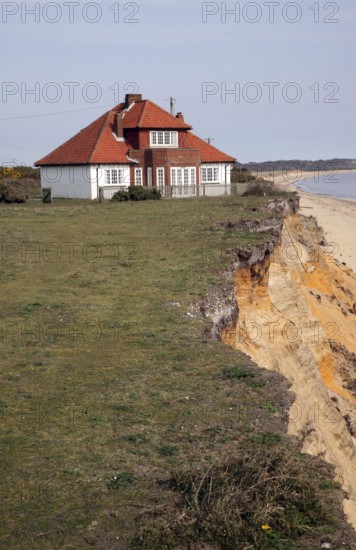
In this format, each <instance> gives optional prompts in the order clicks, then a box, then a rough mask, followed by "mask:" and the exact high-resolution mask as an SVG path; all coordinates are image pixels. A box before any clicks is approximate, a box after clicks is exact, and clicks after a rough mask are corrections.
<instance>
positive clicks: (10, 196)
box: [0, 182, 28, 204]
mask: <svg viewBox="0 0 356 550" xmlns="http://www.w3.org/2000/svg"><path fill="white" fill-rule="evenodd" d="M27 199H28V195H27V194H26V192H25V189H24V188H23V187H22V186H21V185H20V184H18V183H13V182H12V183H6V184H0V202H6V203H8V204H11V203H24V202H26V201H27Z"/></svg>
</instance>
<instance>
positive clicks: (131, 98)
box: [125, 94, 142, 109]
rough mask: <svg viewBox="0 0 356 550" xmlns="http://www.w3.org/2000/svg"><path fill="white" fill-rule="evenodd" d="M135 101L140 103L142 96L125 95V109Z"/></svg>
mask: <svg viewBox="0 0 356 550" xmlns="http://www.w3.org/2000/svg"><path fill="white" fill-rule="evenodd" d="M135 101H142V95H141V94H126V95H125V109H127V108H128V107H129V106H130V105H131V103H134V102H135Z"/></svg>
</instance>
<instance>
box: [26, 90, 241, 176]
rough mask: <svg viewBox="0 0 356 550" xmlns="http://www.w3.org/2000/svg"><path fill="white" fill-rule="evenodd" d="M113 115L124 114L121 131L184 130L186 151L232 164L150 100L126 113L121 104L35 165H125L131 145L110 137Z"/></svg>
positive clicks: (211, 160)
mask: <svg viewBox="0 0 356 550" xmlns="http://www.w3.org/2000/svg"><path fill="white" fill-rule="evenodd" d="M115 113H123V127H124V129H134V128H138V129H150V128H152V129H156V128H161V129H163V128H164V129H181V130H185V133H186V136H185V143H184V145H183V146H184V147H186V148H189V149H190V148H193V149H195V148H198V149H200V151H201V157H202V158H201V160H202V162H234V161H235V160H236V159H234V158H233V157H230V156H228V155H225V154H224V153H222V152H221V151H219V150H218V149H216V148H215V147H213V146H212V145H209V144H208V143H207V142H206V141H204V140H202V139H200V138H198V137H197V136H195V135H194V134H192V133H191V132H189V130H190V129H191V126H189V124H186V123H185V122H183V121H182V120H181V119H179V118H176V117H175V116H173V115H171V114H170V113H168V112H167V111H164V109H161V107H159V106H158V105H156V104H155V103H153V102H152V101H150V100H142V101H137V102H135V103H134V104H133V105H132V107H130V108H129V109H126V110H125V104H124V103H120V104H119V105H117V106H116V107H114V109H112V110H111V111H108V112H107V113H105V114H104V115H102V116H101V117H99V118H98V119H97V120H95V121H94V122H92V123H91V124H89V126H87V127H86V128H84V129H83V130H81V131H80V132H79V133H78V134H76V135H75V136H74V137H72V138H71V139H69V140H68V141H66V142H65V143H64V144H63V145H61V146H60V147H58V148H57V149H55V150H54V151H52V152H51V153H49V155H47V156H45V157H43V158H42V159H41V160H38V161H37V162H36V163H35V165H36V166H49V165H73V164H99V163H100V164H105V163H106V164H111V163H113V164H117V163H119V164H128V163H130V162H131V161H129V160H128V155H129V149H130V145H129V144H128V143H127V141H118V140H117V139H116V137H115V136H114V134H113V128H114V118H115Z"/></svg>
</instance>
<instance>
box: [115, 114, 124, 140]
mask: <svg viewBox="0 0 356 550" xmlns="http://www.w3.org/2000/svg"><path fill="white" fill-rule="evenodd" d="M114 134H115V135H116V137H117V138H119V139H120V138H121V139H123V137H124V121H123V118H122V113H115V115H114Z"/></svg>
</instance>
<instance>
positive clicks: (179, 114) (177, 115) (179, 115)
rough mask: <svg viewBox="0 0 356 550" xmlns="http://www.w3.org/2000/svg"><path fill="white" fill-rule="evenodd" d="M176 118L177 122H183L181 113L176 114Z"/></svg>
mask: <svg viewBox="0 0 356 550" xmlns="http://www.w3.org/2000/svg"><path fill="white" fill-rule="evenodd" d="M176 118H178V119H179V120H181V121H182V122H184V116H183V113H177V114H176Z"/></svg>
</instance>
